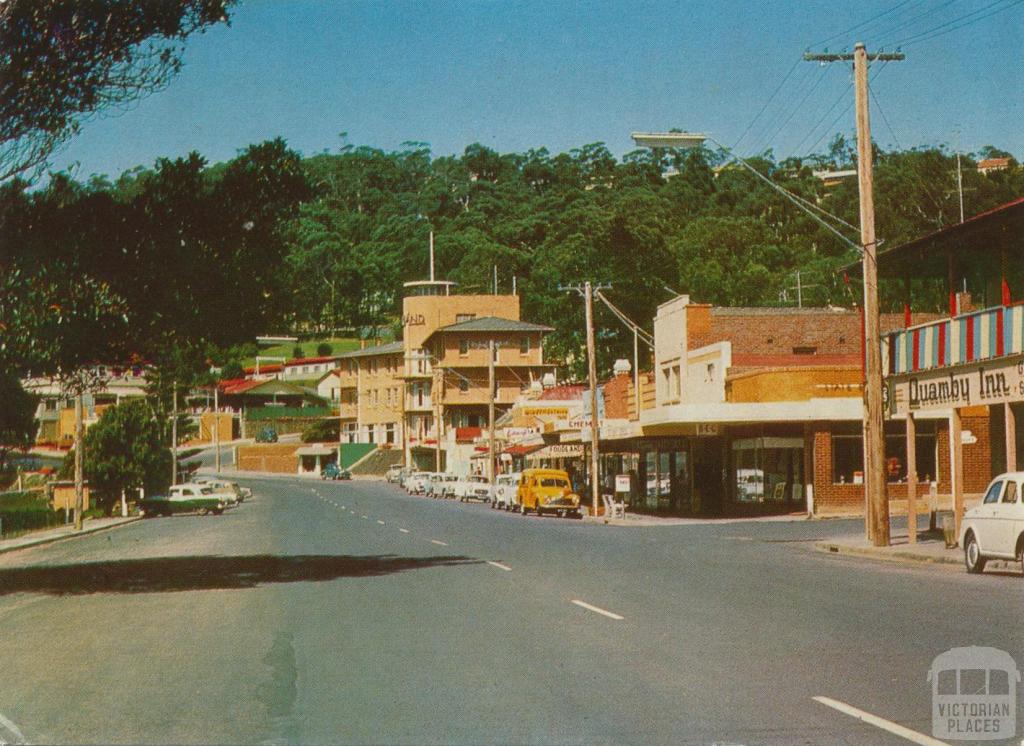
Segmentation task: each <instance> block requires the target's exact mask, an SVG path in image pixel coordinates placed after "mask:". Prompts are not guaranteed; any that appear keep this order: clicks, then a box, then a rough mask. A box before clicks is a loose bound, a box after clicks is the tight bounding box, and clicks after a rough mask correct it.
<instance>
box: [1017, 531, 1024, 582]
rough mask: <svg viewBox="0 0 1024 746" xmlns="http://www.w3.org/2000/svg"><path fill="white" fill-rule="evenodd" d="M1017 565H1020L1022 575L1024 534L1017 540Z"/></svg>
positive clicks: (1023, 568)
mask: <svg viewBox="0 0 1024 746" xmlns="http://www.w3.org/2000/svg"><path fill="white" fill-rule="evenodd" d="M1017 564H1018V565H1020V571H1021V572H1022V573H1024V534H1021V535H1020V538H1019V539H1017Z"/></svg>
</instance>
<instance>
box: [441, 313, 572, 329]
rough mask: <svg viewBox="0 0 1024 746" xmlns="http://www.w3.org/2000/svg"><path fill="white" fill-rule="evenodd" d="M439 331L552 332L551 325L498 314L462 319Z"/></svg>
mask: <svg viewBox="0 0 1024 746" xmlns="http://www.w3.org/2000/svg"><path fill="white" fill-rule="evenodd" d="M437 331H439V332H550V331H554V330H553V329H552V328H551V327H550V326H543V325H542V324H531V323H529V322H528V321H516V320H515V319H501V318H498V317H497V316H481V317H480V318H478V319H470V320H469V321H460V322H459V323H457V324H450V325H449V326H442V327H441V328H440V329H438V330H437Z"/></svg>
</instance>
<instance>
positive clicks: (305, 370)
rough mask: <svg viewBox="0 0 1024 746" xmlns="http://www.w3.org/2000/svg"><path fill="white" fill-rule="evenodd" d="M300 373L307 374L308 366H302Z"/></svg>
mask: <svg viewBox="0 0 1024 746" xmlns="http://www.w3.org/2000/svg"><path fill="white" fill-rule="evenodd" d="M302 372H303V373H309V366H308V365H303V366H302Z"/></svg>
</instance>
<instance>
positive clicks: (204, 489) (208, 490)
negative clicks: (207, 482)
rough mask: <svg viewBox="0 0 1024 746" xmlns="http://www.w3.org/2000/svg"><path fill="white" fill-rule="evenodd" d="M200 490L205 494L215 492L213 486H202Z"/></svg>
mask: <svg viewBox="0 0 1024 746" xmlns="http://www.w3.org/2000/svg"><path fill="white" fill-rule="evenodd" d="M199 492H200V493H202V494H204V495H212V494H213V490H212V489H211V488H209V487H201V488H200V489H199Z"/></svg>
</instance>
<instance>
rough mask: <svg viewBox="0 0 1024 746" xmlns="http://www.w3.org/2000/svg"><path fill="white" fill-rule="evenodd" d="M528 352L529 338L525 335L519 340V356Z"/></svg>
mask: <svg viewBox="0 0 1024 746" xmlns="http://www.w3.org/2000/svg"><path fill="white" fill-rule="evenodd" d="M529 352H530V338H529V337H528V336H526V335H525V334H524V335H523V336H522V338H521V339H520V340H519V354H520V355H526V354H529Z"/></svg>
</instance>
